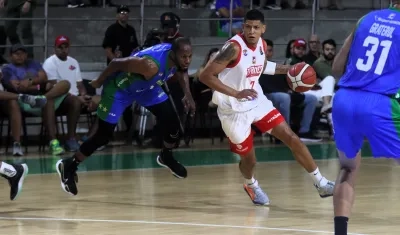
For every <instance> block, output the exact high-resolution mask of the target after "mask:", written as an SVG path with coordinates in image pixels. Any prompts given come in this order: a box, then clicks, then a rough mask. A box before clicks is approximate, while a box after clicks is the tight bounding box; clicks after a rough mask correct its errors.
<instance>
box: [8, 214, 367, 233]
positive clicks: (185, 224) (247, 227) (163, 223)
mask: <svg viewBox="0 0 400 235" xmlns="http://www.w3.org/2000/svg"><path fill="white" fill-rule="evenodd" d="M0 220H33V221H67V222H98V223H128V224H129V223H130V224H158V225H182V226H194V227H214V228H238V229H259V230H273V231H286V232H303V233H325V234H333V232H329V231H319V230H309V229H295V228H272V227H261V226H240V225H224V224H202V223H184V222H162V221H146V220H106V219H71V218H45V217H37V218H33V217H0ZM347 234H349V235H368V234H361V233H347Z"/></svg>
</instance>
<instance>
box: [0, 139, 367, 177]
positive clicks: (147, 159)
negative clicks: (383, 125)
mask: <svg viewBox="0 0 400 235" xmlns="http://www.w3.org/2000/svg"><path fill="white" fill-rule="evenodd" d="M307 147H308V148H309V150H310V152H311V155H312V156H313V157H314V159H316V160H323V159H334V158H336V148H335V144H333V143H322V144H314V145H308V146H307ZM158 153H159V151H158V150H154V151H145V152H141V151H140V150H137V149H135V150H133V151H132V153H106V154H98V153H95V154H94V155H93V156H91V157H90V158H88V159H87V160H86V161H84V162H83V163H81V164H80V165H79V169H78V171H80V172H82V171H111V170H129V169H146V168H159V167H160V166H159V165H158V164H157V162H156V156H157V154H158ZM362 153H363V156H370V155H371V151H370V149H369V146H368V145H367V144H365V145H364V147H363V149H362ZM256 155H257V159H258V161H259V162H276V161H291V160H293V161H294V158H293V156H292V153H291V152H290V150H289V149H288V148H287V147H285V146H284V145H282V146H273V147H257V148H256ZM67 156H68V155H67ZM67 156H65V157H67ZM174 156H175V158H176V159H177V160H178V161H179V162H181V163H182V164H184V165H185V166H205V165H221V164H232V163H237V162H238V160H239V157H238V156H237V155H235V154H233V153H231V152H230V151H229V150H228V149H217V150H210V149H202V150H191V149H185V150H180V151H175V152H174ZM59 159H60V158H59V157H55V156H54V157H48V156H43V157H39V158H26V159H24V158H9V159H7V160H6V162H9V163H13V162H14V163H16V162H18V163H20V162H25V163H27V164H28V166H29V173H30V174H45V173H55V172H56V170H55V163H56V162H57V161H58V160H59Z"/></svg>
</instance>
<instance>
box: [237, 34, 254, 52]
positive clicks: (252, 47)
mask: <svg viewBox="0 0 400 235" xmlns="http://www.w3.org/2000/svg"><path fill="white" fill-rule="evenodd" d="M237 35H239V36H240V37H241V38H242V39H243V42H244V43H246V46H247V47H248V48H249V49H250V50H252V51H255V50H256V49H257V44H258V42H257V43H256V45H249V44H248V43H247V41H246V38H245V37H244V36H243V34H242V33H238V34H237Z"/></svg>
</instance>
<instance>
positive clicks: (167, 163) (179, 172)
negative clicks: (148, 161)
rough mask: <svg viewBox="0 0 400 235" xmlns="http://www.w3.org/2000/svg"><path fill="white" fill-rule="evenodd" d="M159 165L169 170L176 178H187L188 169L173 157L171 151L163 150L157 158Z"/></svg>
mask: <svg viewBox="0 0 400 235" xmlns="http://www.w3.org/2000/svg"><path fill="white" fill-rule="evenodd" d="M157 163H158V165H160V166H162V167H165V168H168V169H169V170H170V171H171V173H172V175H174V176H175V177H176V178H179V179H183V178H186V177H187V171H186V168H185V167H184V166H183V165H182V164H181V163H180V162H178V161H177V160H175V158H174V156H172V150H171V149H163V150H161V152H160V154H159V155H158V156H157Z"/></svg>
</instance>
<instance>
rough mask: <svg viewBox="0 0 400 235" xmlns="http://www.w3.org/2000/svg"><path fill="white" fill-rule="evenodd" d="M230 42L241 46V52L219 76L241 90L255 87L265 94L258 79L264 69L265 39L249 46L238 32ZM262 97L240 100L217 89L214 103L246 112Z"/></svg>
mask: <svg viewBox="0 0 400 235" xmlns="http://www.w3.org/2000/svg"><path fill="white" fill-rule="evenodd" d="M228 42H235V43H237V44H238V45H239V47H240V53H239V55H238V57H237V59H236V61H235V62H234V63H232V65H230V66H228V67H227V68H226V69H224V70H223V71H222V72H221V73H220V74H219V75H218V78H219V79H220V80H221V82H222V83H224V84H225V85H227V86H229V87H231V88H233V89H235V90H237V91H241V90H244V89H254V90H256V91H257V93H258V94H259V96H263V91H262V89H261V86H260V83H259V82H258V79H259V78H260V75H261V74H262V72H263V71H264V63H265V59H266V58H265V51H266V50H265V49H266V48H264V43H263V40H262V39H261V38H260V39H259V40H258V43H257V45H256V46H255V47H253V46H250V47H249V46H247V44H246V42H245V40H244V38H243V36H242V35H241V34H238V35H236V36H234V37H232V38H231V39H230V40H229V41H228ZM261 100H262V99H260V98H257V99H254V100H247V99H244V100H238V99H236V98H235V97H231V96H227V95H225V94H222V93H220V92H217V91H215V92H214V94H213V99H212V101H213V103H215V104H216V105H218V107H219V108H221V109H231V110H232V111H235V112H245V111H248V110H250V109H253V108H254V107H256V106H257V105H259V103H260V102H261Z"/></svg>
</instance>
